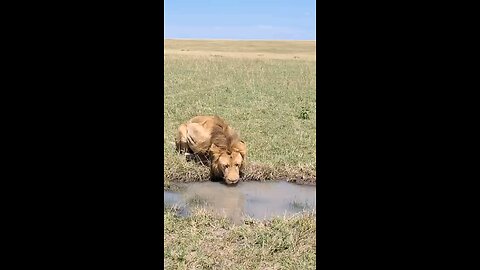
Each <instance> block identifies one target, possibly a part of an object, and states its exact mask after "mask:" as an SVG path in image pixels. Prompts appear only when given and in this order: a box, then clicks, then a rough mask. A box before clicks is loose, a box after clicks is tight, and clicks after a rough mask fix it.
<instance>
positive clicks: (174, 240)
mask: <svg viewBox="0 0 480 270" xmlns="http://www.w3.org/2000/svg"><path fill="white" fill-rule="evenodd" d="M315 219H316V218H315V215H314V214H311V213H310V214H309V213H305V214H302V215H298V216H294V217H290V218H276V219H273V220H270V221H261V222H260V221H254V220H248V221H246V222H245V223H244V224H242V225H239V226H234V225H231V224H230V223H229V222H228V220H226V219H223V218H219V217H217V216H214V215H212V214H211V213H209V212H207V211H205V210H201V209H197V210H196V211H194V213H193V215H191V216H189V217H187V218H181V217H178V216H177V215H176V214H175V211H173V210H169V209H166V210H165V211H164V230H163V235H164V236H163V238H164V254H163V256H164V257H163V258H164V259H163V260H164V267H165V269H315V267H316V262H315V255H316V251H315V248H316V235H315V231H316V225H315Z"/></svg>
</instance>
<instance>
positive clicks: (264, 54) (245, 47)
mask: <svg viewBox="0 0 480 270" xmlns="http://www.w3.org/2000/svg"><path fill="white" fill-rule="evenodd" d="M316 45H317V42H316V41H259V40H258V41H257V40H256V41H244V40H177V39H175V40H174V39H165V40H164V42H163V48H164V55H188V56H192V57H195V56H210V57H229V58H243V59H283V60H287V59H293V60H306V61H316V51H315V49H316Z"/></svg>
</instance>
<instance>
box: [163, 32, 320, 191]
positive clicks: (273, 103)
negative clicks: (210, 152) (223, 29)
mask: <svg viewBox="0 0 480 270" xmlns="http://www.w3.org/2000/svg"><path fill="white" fill-rule="evenodd" d="M164 45H165V50H164V51H165V55H164V68H165V69H164V87H165V89H164V90H165V92H164V93H165V94H164V105H165V107H164V108H165V109H164V134H165V137H164V159H165V161H164V179H165V182H164V186H165V188H166V189H169V188H170V187H171V185H172V184H173V183H175V182H190V181H207V180H208V179H209V168H208V167H203V166H199V165H198V164H196V163H194V162H186V161H185V158H184V157H182V156H180V155H178V153H176V152H175V151H174V147H173V145H172V143H173V141H174V136H175V132H176V129H177V127H178V125H180V124H181V123H183V122H185V121H187V120H188V119H190V118H191V117H193V116H196V115H214V114H216V115H219V116H221V117H223V118H224V119H225V120H226V121H227V122H228V123H229V124H230V125H231V126H232V127H233V128H235V129H236V130H237V131H238V132H239V133H240V135H241V137H242V139H243V140H244V141H245V142H246V144H247V147H248V158H247V166H246V170H245V180H276V179H287V180H289V181H297V182H309V183H315V182H316V172H315V171H316V152H315V151H316V150H315V145H316V141H315V136H316V124H315V122H316V100H315V91H316V67H315V61H314V55H315V42H311V41H310V42H292V41H269V42H266V41H255V42H253V41H192V40H186V41H183V40H166V41H165V43H164Z"/></svg>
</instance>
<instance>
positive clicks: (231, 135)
mask: <svg viewBox="0 0 480 270" xmlns="http://www.w3.org/2000/svg"><path fill="white" fill-rule="evenodd" d="M175 145H176V147H177V150H179V151H180V152H183V153H192V154H195V155H199V156H206V157H208V158H209V159H210V174H211V176H212V178H213V179H215V178H222V179H223V180H225V182H227V183H228V184H233V183H236V182H238V180H239V178H240V174H241V172H242V169H243V167H244V164H245V158H246V155H247V148H246V145H245V142H243V141H242V140H240V137H239V135H238V133H237V132H235V130H233V129H232V128H231V127H230V126H229V125H228V124H227V123H226V122H225V120H223V119H222V118H220V117H218V116H196V117H194V118H192V119H190V120H189V121H188V122H186V123H184V124H182V125H180V126H179V127H178V133H177V136H176V139H175Z"/></svg>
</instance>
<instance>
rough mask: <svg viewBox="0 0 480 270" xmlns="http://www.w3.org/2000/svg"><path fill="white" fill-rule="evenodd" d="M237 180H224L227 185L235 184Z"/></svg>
mask: <svg viewBox="0 0 480 270" xmlns="http://www.w3.org/2000/svg"><path fill="white" fill-rule="evenodd" d="M238 182H239V180H235V181H229V180H225V183H226V184H227V185H229V186H236V185H237V184H238Z"/></svg>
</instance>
